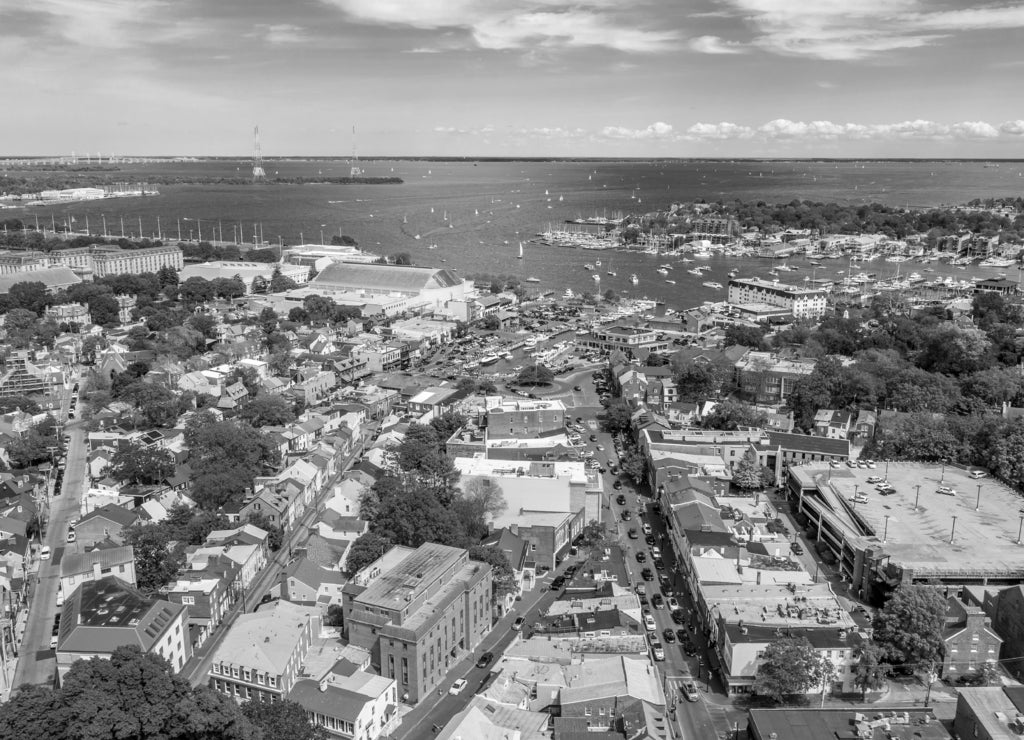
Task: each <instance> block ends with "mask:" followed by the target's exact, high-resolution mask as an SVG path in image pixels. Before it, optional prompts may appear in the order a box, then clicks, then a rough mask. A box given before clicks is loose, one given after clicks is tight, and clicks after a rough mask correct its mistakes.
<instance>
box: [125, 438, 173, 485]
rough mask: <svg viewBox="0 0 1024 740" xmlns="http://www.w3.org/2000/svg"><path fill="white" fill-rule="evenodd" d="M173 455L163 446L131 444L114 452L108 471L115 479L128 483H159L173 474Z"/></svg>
mask: <svg viewBox="0 0 1024 740" xmlns="http://www.w3.org/2000/svg"><path fill="white" fill-rule="evenodd" d="M174 469H175V464H174V455H172V454H171V453H170V451H169V450H166V449H164V448H163V447H145V446H143V445H141V444H131V445H129V446H127V447H122V448H121V449H119V450H118V451H117V452H115V453H114V457H113V458H111V460H110V473H111V475H113V476H114V478H115V479H117V480H121V481H127V482H129V483H145V484H152V483H159V482H160V481H162V480H164V479H165V478H170V477H171V476H172V475H174Z"/></svg>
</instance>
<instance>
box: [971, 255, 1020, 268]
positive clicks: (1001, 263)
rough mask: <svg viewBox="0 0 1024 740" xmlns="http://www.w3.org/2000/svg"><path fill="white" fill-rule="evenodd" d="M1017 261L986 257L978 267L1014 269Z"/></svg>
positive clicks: (1007, 258) (1006, 258)
mask: <svg viewBox="0 0 1024 740" xmlns="http://www.w3.org/2000/svg"><path fill="white" fill-rule="evenodd" d="M1016 261H1017V260H1015V259H1011V258H1009V257H986V258H985V259H983V260H982V261H981V262H979V263H978V267H1012V266H1013V265H1014V263H1016Z"/></svg>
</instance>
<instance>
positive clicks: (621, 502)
mask: <svg viewBox="0 0 1024 740" xmlns="http://www.w3.org/2000/svg"><path fill="white" fill-rule="evenodd" d="M615 503H617V504H618V505H619V506H625V505H626V497H625V496H624V495H623V494H621V493H620V494H619V495H618V496H616V497H615Z"/></svg>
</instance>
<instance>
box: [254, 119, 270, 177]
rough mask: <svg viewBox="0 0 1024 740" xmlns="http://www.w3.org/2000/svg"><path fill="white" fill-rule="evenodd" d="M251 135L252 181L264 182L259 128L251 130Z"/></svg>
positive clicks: (265, 175)
mask: <svg viewBox="0 0 1024 740" xmlns="http://www.w3.org/2000/svg"><path fill="white" fill-rule="evenodd" d="M252 133H253V146H252V181H253V182H265V181H266V179H267V173H266V172H264V171H263V149H262V148H261V147H260V127H259V126H256V127H255V128H254V129H253V130H252Z"/></svg>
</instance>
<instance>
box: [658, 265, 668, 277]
mask: <svg viewBox="0 0 1024 740" xmlns="http://www.w3.org/2000/svg"><path fill="white" fill-rule="evenodd" d="M658 274H659V275H668V270H666V269H665V268H664V267H659V268H658Z"/></svg>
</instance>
